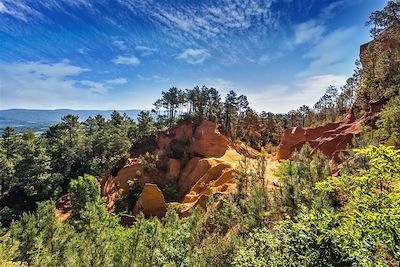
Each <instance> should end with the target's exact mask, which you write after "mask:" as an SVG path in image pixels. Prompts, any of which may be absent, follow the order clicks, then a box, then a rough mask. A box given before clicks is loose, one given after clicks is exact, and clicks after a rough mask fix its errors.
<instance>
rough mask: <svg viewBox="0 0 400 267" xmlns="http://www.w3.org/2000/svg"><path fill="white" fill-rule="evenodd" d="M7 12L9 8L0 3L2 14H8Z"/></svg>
mask: <svg viewBox="0 0 400 267" xmlns="http://www.w3.org/2000/svg"><path fill="white" fill-rule="evenodd" d="M6 12H7V8H6V6H5V5H4V4H3V3H2V2H0V13H6Z"/></svg>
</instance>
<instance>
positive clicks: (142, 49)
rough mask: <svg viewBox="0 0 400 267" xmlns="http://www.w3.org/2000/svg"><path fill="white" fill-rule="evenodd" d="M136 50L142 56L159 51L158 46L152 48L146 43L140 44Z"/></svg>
mask: <svg viewBox="0 0 400 267" xmlns="http://www.w3.org/2000/svg"><path fill="white" fill-rule="evenodd" d="M135 49H136V51H138V52H139V53H140V55H141V56H142V57H145V56H150V55H152V54H154V53H155V52H157V51H158V49H157V48H152V47H148V46H144V45H138V46H136V47H135Z"/></svg>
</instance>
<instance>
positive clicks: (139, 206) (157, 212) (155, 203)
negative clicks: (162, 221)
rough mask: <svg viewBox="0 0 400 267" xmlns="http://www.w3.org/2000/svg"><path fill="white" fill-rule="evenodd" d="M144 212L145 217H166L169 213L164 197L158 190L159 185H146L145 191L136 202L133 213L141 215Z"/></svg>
mask: <svg viewBox="0 0 400 267" xmlns="http://www.w3.org/2000/svg"><path fill="white" fill-rule="evenodd" d="M140 212H143V214H144V216H146V217H150V216H157V217H160V218H161V217H164V215H165V213H166V212H167V204H166V203H165V200H164V195H163V194H162V192H161V191H160V189H158V187H157V185H155V184H149V183H146V184H145V185H144V188H143V191H142V193H141V194H140V197H139V199H138V201H137V202H136V205H135V209H134V211H133V213H134V214H135V215H136V214H139V213H140Z"/></svg>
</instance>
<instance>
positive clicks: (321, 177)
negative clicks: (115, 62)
mask: <svg viewBox="0 0 400 267" xmlns="http://www.w3.org/2000/svg"><path fill="white" fill-rule="evenodd" d="M367 24H368V25H369V27H370V29H371V30H370V31H371V36H372V40H371V42H369V43H367V44H364V45H362V46H361V48H360V60H359V61H357V62H356V66H355V71H354V74H353V76H352V77H350V78H349V79H348V80H347V82H346V84H345V85H344V86H343V87H341V88H336V87H334V86H330V87H328V88H327V89H326V93H325V94H324V95H323V96H321V98H320V99H319V100H318V102H317V103H315V105H314V106H313V107H308V106H305V105H304V106H301V107H299V108H298V109H297V110H292V111H290V112H288V113H287V114H273V113H270V112H268V113H267V112H261V113H258V112H256V111H255V110H253V109H252V108H251V107H250V106H249V102H248V100H247V97H246V96H245V95H238V94H237V93H235V92H234V91H230V92H229V93H228V94H227V95H226V96H221V95H220V93H219V92H218V90H217V89H216V88H212V87H211V88H209V87H207V86H198V87H195V88H193V89H186V90H183V89H178V88H176V87H172V88H170V89H169V90H166V91H164V92H162V95H161V97H160V99H158V100H156V101H155V103H154V110H152V111H151V112H150V111H142V112H140V113H139V115H138V117H137V120H133V119H131V118H130V117H129V116H127V115H126V114H120V113H119V112H117V111H114V112H112V114H111V117H110V119H105V118H104V117H103V116H101V115H97V116H94V117H92V116H91V117H89V118H87V119H86V120H85V121H84V122H81V121H80V120H79V117H78V116H74V115H67V116H64V117H63V118H62V119H61V122H60V123H57V124H54V125H52V126H51V127H50V128H49V129H48V130H47V131H46V132H45V133H43V134H40V135H35V134H34V133H33V132H32V131H26V132H24V133H21V134H20V133H17V132H16V131H15V129H13V128H11V127H7V128H6V129H5V130H4V132H3V134H2V136H1V141H0V223H1V224H0V226H1V228H0V266H102V267H103V266H399V265H400V2H399V1H389V2H388V4H387V6H386V7H385V8H384V9H383V10H381V11H376V12H374V13H372V14H371V17H370V20H369V22H368V23H367Z"/></svg>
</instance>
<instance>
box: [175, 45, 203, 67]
mask: <svg viewBox="0 0 400 267" xmlns="http://www.w3.org/2000/svg"><path fill="white" fill-rule="evenodd" d="M209 57H210V53H209V52H208V50H207V49H193V48H188V49H186V50H185V51H183V52H182V53H180V54H179V55H178V57H177V58H178V59H183V60H185V61H186V62H187V63H189V64H193V65H197V64H202V63H203V62H204V61H205V60H206V59H207V58H209Z"/></svg>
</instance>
